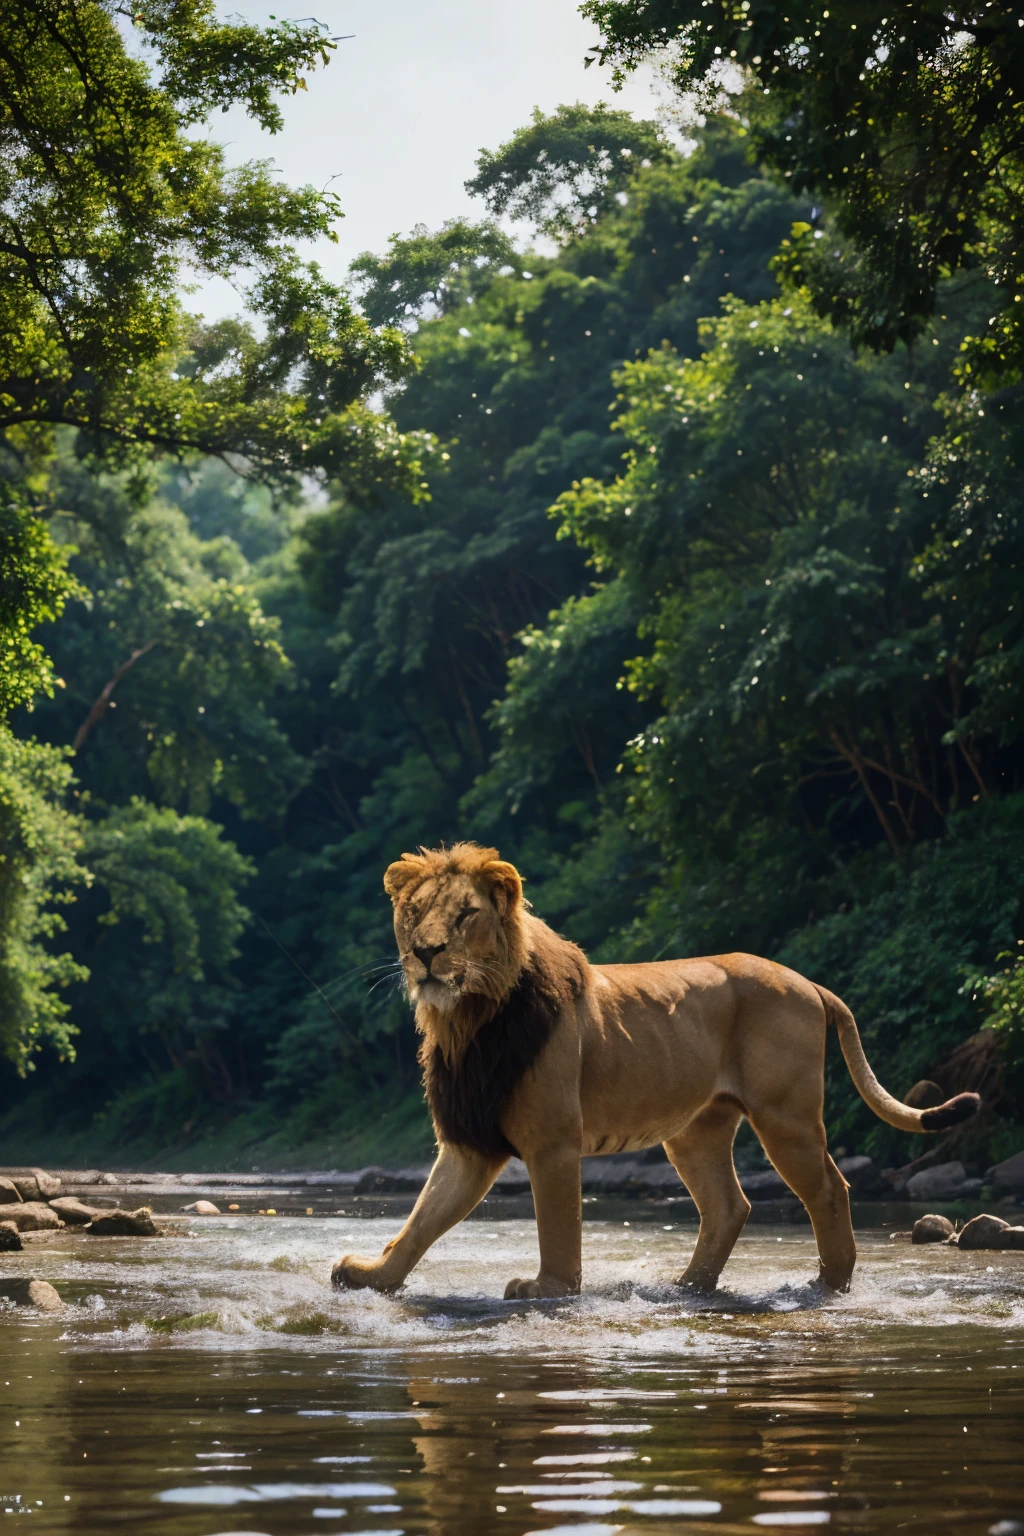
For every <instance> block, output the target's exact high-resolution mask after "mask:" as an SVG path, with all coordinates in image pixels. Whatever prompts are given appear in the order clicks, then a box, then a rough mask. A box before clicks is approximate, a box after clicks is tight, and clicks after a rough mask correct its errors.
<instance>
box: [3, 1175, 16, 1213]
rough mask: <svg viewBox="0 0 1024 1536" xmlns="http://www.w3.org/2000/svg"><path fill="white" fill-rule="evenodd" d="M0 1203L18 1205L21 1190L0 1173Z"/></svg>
mask: <svg viewBox="0 0 1024 1536" xmlns="http://www.w3.org/2000/svg"><path fill="white" fill-rule="evenodd" d="M0 1201H2V1202H3V1204H4V1205H18V1204H19V1203H20V1201H21V1190H20V1189H19V1188H18V1186H17V1184H15V1183H13V1182H12V1181H11V1180H10V1179H8V1178H6V1177H5V1176H4V1175H3V1174H2V1173H0Z"/></svg>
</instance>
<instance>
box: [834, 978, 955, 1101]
mask: <svg viewBox="0 0 1024 1536" xmlns="http://www.w3.org/2000/svg"><path fill="white" fill-rule="evenodd" d="M815 990H816V991H817V993H818V996H819V997H820V998H821V1001H822V1002H823V1003H824V1005H825V1020H826V1022H827V1023H829V1024H834V1025H835V1027H836V1031H837V1033H838V1035H839V1044H840V1046H841V1048H842V1052H843V1057H844V1059H845V1061H846V1065H847V1068H848V1069H849V1073H850V1076H851V1077H852V1078H853V1086H854V1087H855V1088H856V1090H857V1092H858V1093H859V1094H860V1096H861V1098H862V1099H863V1100H864V1102H865V1104H866V1105H867V1106H868V1108H869V1109H873V1110H874V1112H875V1114H876V1115H877V1116H878V1118H879V1119H880V1120H884V1121H885V1123H886V1125H892V1126H895V1128H896V1130H898V1131H944V1130H946V1129H947V1128H948V1127H949V1126H951V1125H959V1124H961V1122H962V1121H964V1120H970V1119H971V1118H972V1117H973V1116H974V1115H976V1114H977V1113H978V1110H979V1109H980V1108H981V1099H980V1098H979V1097H978V1095H977V1094H976V1093H958V1094H957V1095H956V1097H955V1098H953V1099H947V1100H946V1103H945V1104H938V1105H936V1107H935V1108H934V1109H911V1107H910V1105H909V1104H903V1103H901V1102H900V1100H899V1099H896V1098H893V1096H892V1094H891V1093H889V1092H887V1091H886V1089H884V1088H883V1087H882V1085H881V1083H880V1082H879V1081H878V1078H877V1077H876V1076H875V1074H874V1072H872V1070H871V1064H870V1062H869V1061H868V1059H867V1056H866V1055H865V1054H864V1046H863V1044H862V1042H861V1038H860V1031H859V1030H858V1029H857V1021H856V1019H855V1018H854V1017H853V1014H852V1013H851V1012H850V1010H849V1008H847V1006H846V1004H845V1003H844V1002H842V1001H841V1000H840V999H839V998H838V997H836V996H835V995H834V993H832V992H828V991H826V989H825V988H824V987H819V986H817V984H815Z"/></svg>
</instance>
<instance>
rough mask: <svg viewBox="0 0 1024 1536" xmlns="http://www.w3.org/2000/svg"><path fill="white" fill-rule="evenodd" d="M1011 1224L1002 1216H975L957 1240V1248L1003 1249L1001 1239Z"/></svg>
mask: <svg viewBox="0 0 1024 1536" xmlns="http://www.w3.org/2000/svg"><path fill="white" fill-rule="evenodd" d="M1009 1225H1010V1223H1009V1222H1008V1221H1004V1220H1003V1218H1002V1217H1001V1216H988V1215H985V1216H975V1218H974V1220H973V1221H969V1222H968V1223H967V1225H966V1227H964V1228H963V1229H962V1231H961V1233H960V1235H959V1237H958V1238H957V1246H958V1247H960V1248H1001V1247H1002V1244H1001V1243H1000V1241H999V1238H1000V1236H1001V1234H1002V1233H1003V1232H1006V1231H1007V1230H1008V1228H1009Z"/></svg>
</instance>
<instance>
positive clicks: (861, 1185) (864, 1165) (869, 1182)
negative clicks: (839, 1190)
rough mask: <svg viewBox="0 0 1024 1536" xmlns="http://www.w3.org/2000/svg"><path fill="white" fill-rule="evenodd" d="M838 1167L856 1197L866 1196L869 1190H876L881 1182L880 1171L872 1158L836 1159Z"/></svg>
mask: <svg viewBox="0 0 1024 1536" xmlns="http://www.w3.org/2000/svg"><path fill="white" fill-rule="evenodd" d="M836 1167H837V1168H838V1169H839V1172H840V1173H841V1174H842V1176H843V1178H844V1179H845V1180H846V1182H847V1184H849V1186H850V1189H851V1190H852V1191H853V1193H854V1194H855V1195H860V1194H866V1193H867V1191H868V1190H872V1189H875V1188H876V1186H877V1184H878V1182H879V1175H878V1169H877V1168H876V1167H875V1160H874V1158H872V1157H867V1156H863V1155H862V1156H860V1157H840V1158H837V1159H836Z"/></svg>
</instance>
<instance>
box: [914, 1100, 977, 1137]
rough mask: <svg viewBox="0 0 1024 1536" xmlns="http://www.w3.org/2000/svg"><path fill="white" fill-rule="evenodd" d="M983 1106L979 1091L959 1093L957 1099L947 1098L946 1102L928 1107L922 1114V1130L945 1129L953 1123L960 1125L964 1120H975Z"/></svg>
mask: <svg viewBox="0 0 1024 1536" xmlns="http://www.w3.org/2000/svg"><path fill="white" fill-rule="evenodd" d="M980 1108H981V1097H980V1095H979V1094H977V1093H958V1094H957V1096H956V1098H955V1099H947V1100H946V1102H945V1104H937V1105H936V1107H935V1108H934V1109H926V1110H924V1111H923V1113H922V1115H921V1129H922V1131H945V1130H948V1129H949V1127H950V1126H951V1125H959V1124H960V1123H961V1122H962V1121H964V1120H973V1118H974V1116H975V1115H976V1114H977V1113H978V1110H979V1109H980Z"/></svg>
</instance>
